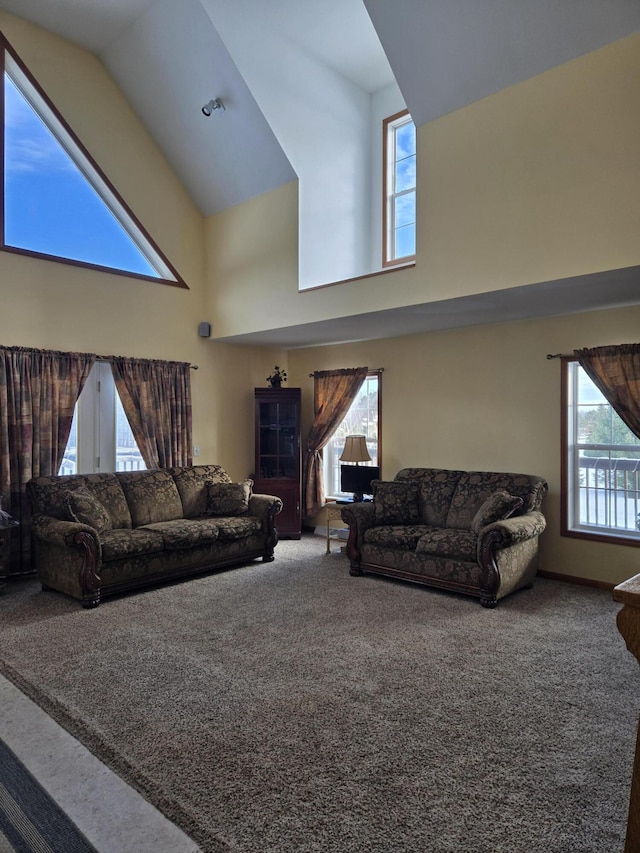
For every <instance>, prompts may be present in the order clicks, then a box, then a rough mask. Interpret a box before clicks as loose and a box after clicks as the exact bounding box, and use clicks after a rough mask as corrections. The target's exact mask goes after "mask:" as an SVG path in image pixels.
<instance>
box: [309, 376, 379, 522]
mask: <svg viewBox="0 0 640 853" xmlns="http://www.w3.org/2000/svg"><path fill="white" fill-rule="evenodd" d="M368 371H369V368H368V367H352V368H344V369H342V370H322V371H318V372H317V373H315V374H314V411H315V419H314V421H313V424H312V426H311V429H310V431H309V437H308V439H307V450H306V455H305V465H304V483H305V489H304V514H305V517H307V518H308V517H309V516H311V515H315V513H316V512H318V511H319V510H320V509H321V508H322V507H323V506H324V502H325V501H324V481H323V474H322V448H323V447H324V446H325V444H326V443H327V442H328V441H329V439H330V438H331V436H332V435H333V433H334V432H335V431H336V429H337V428H338V426H339V425H340V422H341V421H342V420H343V419H344V417H345V415H346V414H347V412H348V411H349V407H350V406H351V404H352V403H353V401H354V400H355V398H356V395H357V393H358V391H359V390H360V388H361V387H362V383H363V382H364V380H365V379H366V378H367V373H368Z"/></svg>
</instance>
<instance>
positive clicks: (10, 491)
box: [0, 347, 96, 574]
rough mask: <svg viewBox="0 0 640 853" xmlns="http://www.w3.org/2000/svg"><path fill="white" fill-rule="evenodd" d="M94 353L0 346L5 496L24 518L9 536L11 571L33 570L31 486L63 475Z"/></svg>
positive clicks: (1, 490)
mask: <svg viewBox="0 0 640 853" xmlns="http://www.w3.org/2000/svg"><path fill="white" fill-rule="evenodd" d="M95 358H96V357H95V355H92V354H90V353H70V352H53V351H49V350H36V349H26V348H24V347H0V496H2V509H4V510H5V511H6V512H8V513H9V514H10V515H12V516H13V517H14V518H15V519H16V520H17V521H19V522H20V527H19V528H17V529H16V530H15V531H14V532H13V533H12V534H11V535H10V539H9V542H10V556H9V564H8V567H7V568H8V574H19V573H22V572H29V571H31V523H30V514H29V507H28V502H27V496H26V484H27V482H28V481H29V480H30V479H31V478H32V477H40V476H47V475H51V474H53V475H55V474H57V473H58V469H59V468H60V464H61V462H62V457H63V456H64V451H65V448H66V446H67V441H68V440H69V433H70V432H71V424H72V421H73V412H74V409H75V405H76V401H77V399H78V397H79V396H80V392H81V391H82V388H83V386H84V383H85V382H86V379H87V376H88V375H89V371H90V370H91V367H92V365H93V363H94V361H95Z"/></svg>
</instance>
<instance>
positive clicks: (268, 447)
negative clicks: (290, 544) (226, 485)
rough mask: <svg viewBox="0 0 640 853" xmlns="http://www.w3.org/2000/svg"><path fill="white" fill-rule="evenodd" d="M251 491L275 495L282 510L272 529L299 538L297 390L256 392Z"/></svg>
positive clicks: (261, 389)
mask: <svg viewBox="0 0 640 853" xmlns="http://www.w3.org/2000/svg"><path fill="white" fill-rule="evenodd" d="M255 408H256V412H255V417H256V458H255V486H254V488H255V491H256V492H262V493H264V494H271V495H277V496H278V497H279V498H280V499H281V500H282V503H283V510H282V512H281V513H280V514H279V515H278V516H277V518H276V528H277V530H278V533H279V534H280V535H281V536H283V537H291V538H298V539H299V538H300V531H301V528H302V506H301V497H302V495H301V468H302V466H301V451H300V389H299V388H281V389H270V388H256V390H255Z"/></svg>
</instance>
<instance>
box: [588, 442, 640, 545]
mask: <svg viewBox="0 0 640 853" xmlns="http://www.w3.org/2000/svg"><path fill="white" fill-rule="evenodd" d="M578 468H579V475H580V476H579V511H578V513H577V515H578V517H579V525H583V526H584V525H586V526H589V527H593V526H595V527H601V528H608V529H610V530H618V531H627V532H634V533H637V532H638V531H640V458H638V459H629V458H615V457H610V456H580V457H579V458H578Z"/></svg>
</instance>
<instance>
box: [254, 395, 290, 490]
mask: <svg viewBox="0 0 640 853" xmlns="http://www.w3.org/2000/svg"><path fill="white" fill-rule="evenodd" d="M258 416H259V441H260V448H259V463H260V464H259V472H260V473H259V476H260V477H262V478H266V479H270V478H274V477H284V478H293V479H297V477H298V467H297V453H298V428H297V406H296V404H295V403H275V402H274V403H271V402H269V403H260V404H259V415H258Z"/></svg>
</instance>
